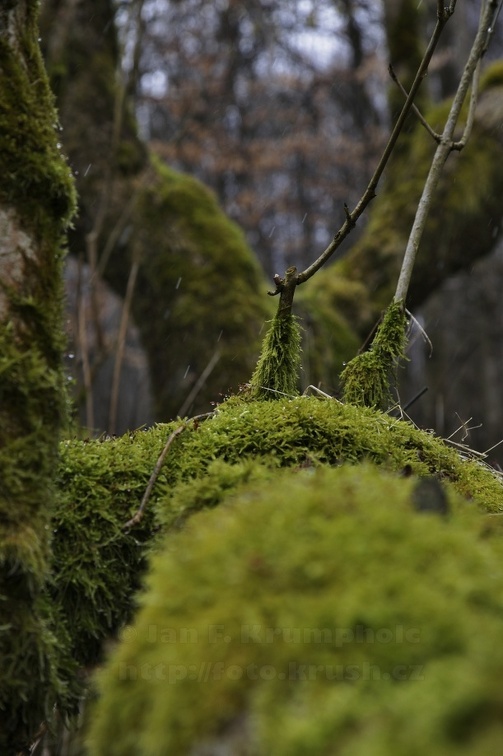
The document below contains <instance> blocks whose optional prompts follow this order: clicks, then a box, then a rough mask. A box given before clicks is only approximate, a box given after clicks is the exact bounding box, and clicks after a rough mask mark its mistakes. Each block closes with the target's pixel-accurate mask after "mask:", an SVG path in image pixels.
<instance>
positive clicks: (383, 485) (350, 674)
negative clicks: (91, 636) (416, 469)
mask: <svg viewBox="0 0 503 756" xmlns="http://www.w3.org/2000/svg"><path fill="white" fill-rule="evenodd" d="M415 485H416V483H415V480H414V478H408V479H401V478H399V477H398V476H397V475H391V474H389V473H385V472H384V471H383V470H382V469H377V468H375V467H373V466H370V465H356V466H348V465H345V466H342V467H341V468H339V469H336V470H330V471H328V470H318V471H312V470H301V471H296V472H293V471H289V472H283V473H276V474H275V475H274V476H272V477H271V479H270V480H268V481H266V482H265V483H261V484H260V485H252V486H248V487H245V488H244V489H241V490H240V492H239V493H238V494H237V495H236V496H234V497H231V499H230V500H229V499H227V504H226V505H224V506H221V507H220V508H219V509H218V510H217V511H209V512H205V513H201V514H199V515H196V516H195V517H193V518H192V519H191V521H190V524H189V525H188V526H187V528H186V530H185V532H184V533H182V534H180V535H179V536H178V537H177V538H176V539H173V538H168V540H167V542H166V543H165V545H164V549H163V550H161V551H159V553H158V554H157V555H156V556H155V557H154V559H153V562H152V569H151V573H150V576H149V578H148V581H147V590H146V592H145V594H144V595H143V597H142V599H141V609H140V612H139V614H138V616H137V619H136V621H135V623H134V624H133V625H132V626H130V627H128V628H126V629H125V631H124V635H123V639H122V642H121V644H120V645H119V647H118V649H117V650H116V651H115V652H114V653H113V654H112V657H111V659H110V661H109V662H108V665H107V667H106V668H105V670H104V672H103V674H102V675H101V676H100V689H101V694H102V698H101V699H100V702H99V707H98V708H97V709H96V711H95V712H94V716H95V718H94V725H93V727H92V730H91V737H90V743H91V746H90V753H91V754H93V756H98V755H99V754H107V755H108V754H114V753H117V754H121V756H126V755H127V754H129V753H131V754H133V753H134V754H143V755H144V756H146V755H147V754H156V756H159V755H160V754H168V753H178V754H188V753H192V754H194V753H201V754H202V753H216V752H220V750H222V749H224V750H225V749H227V751H226V752H229V753H233V754H261V755H263V754H273V753H274V754H285V755H286V754H289V755H290V754H297V753H298V754H316V756H319V754H329V753H335V752H337V753H341V754H355V753H358V754H404V755H405V754H407V755H408V754H418V755H419V754H421V756H422V755H423V754H425V753H432V754H439V756H440V754H442V756H443V754H450V753H452V754H455V753H467V754H481V753H484V752H491V747H492V748H493V749H494V748H496V750H497V748H498V744H499V745H500V744H501V742H502V741H501V738H502V736H503V732H502V728H501V717H502V713H503V698H502V696H501V687H500V686H499V685H498V679H499V677H500V676H501V671H502V668H503V655H502V654H501V653H499V651H498V648H499V646H500V643H499V639H500V636H501V632H502V629H503V568H502V557H503V542H502V541H501V539H500V538H499V537H498V538H496V537H494V538H488V537H487V532H486V530H485V523H486V520H487V515H485V516H484V515H481V514H480V513H478V512H477V511H476V510H475V509H474V508H473V506H471V505H470V504H469V503H468V502H466V501H465V500H463V499H461V498H460V497H459V496H455V495H452V494H451V496H450V507H451V514H450V516H449V517H448V518H447V519H446V518H441V517H438V516H437V515H431V514H420V513H418V512H416V511H415V510H414V508H413V506H412V498H413V488H414V486H415ZM488 748H489V751H488V750H487V749H488ZM219 749H220V750H219ZM484 749H486V750H485V751H484Z"/></svg>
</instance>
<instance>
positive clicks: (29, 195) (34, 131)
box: [0, 1, 78, 754]
mask: <svg viewBox="0 0 503 756" xmlns="http://www.w3.org/2000/svg"><path fill="white" fill-rule="evenodd" d="M4 6H5V7H2V9H1V10H0V173H1V175H2V182H1V186H0V205H1V207H2V213H3V216H4V224H5V228H3V233H4V237H5V238H4V239H3V247H4V250H5V249H8V250H9V252H10V253H12V255H13V256H14V255H17V260H16V261H15V263H14V264H13V265H12V268H13V270H14V271H15V273H14V274H13V276H12V279H13V280H12V281H10V280H9V275H10V273H11V270H7V271H5V273H6V275H5V276H3V280H2V282H1V292H0V301H1V308H0V309H1V317H0V469H1V471H2V474H1V481H0V567H1V572H2V576H1V578H0V605H1V607H2V614H1V620H0V665H1V673H0V752H1V753H2V754H14V753H18V752H20V751H21V750H22V749H24V748H25V747H26V745H27V744H28V743H29V742H30V739H31V738H32V737H33V736H34V734H35V732H36V731H37V729H38V728H39V727H40V724H41V723H42V721H43V720H44V719H46V718H47V717H48V716H49V715H50V712H51V711H52V709H53V707H54V706H55V705H60V706H61V707H62V708H63V709H65V710H69V709H71V708H72V707H73V706H74V705H75V700H76V695H77V691H76V688H78V685H75V684H74V679H75V676H74V673H75V664H74V662H73V660H72V659H70V658H69V657H68V654H67V648H66V645H65V637H66V636H65V631H64V629H62V630H61V632H59V630H58V628H57V624H56V623H54V624H53V623H52V614H51V610H50V606H49V605H48V604H47V602H46V600H45V598H44V597H43V594H42V591H43V589H44V584H45V581H46V579H47V571H48V562H49V537H50V516H51V508H52V502H53V498H54V487H53V476H54V471H55V469H56V467H57V452H58V438H59V430H60V427H61V424H62V422H63V418H64V413H65V408H66V401H65V390H64V385H63V383H64V381H63V375H62V369H61V353H62V345H63V336H62V332H61V281H62V277H61V260H62V237H63V233H64V231H65V229H66V227H67V225H68V223H69V221H70V218H71V216H72V214H73V212H74V209H75V190H74V186H73V180H72V177H71V173H70V170H69V168H68V165H67V163H66V161H65V159H64V158H63V156H62V154H61V152H60V145H59V144H58V137H57V132H56V130H57V117H56V113H55V110H54V105H53V99H52V95H51V93H50V90H49V86H48V83H47V77H46V75H45V71H44V67H43V63H42V60H41V56H40V52H39V49H38V43H37V38H38V30H37V11H38V2H33V1H30V2H26V3H23V4H14V3H10V4H4ZM6 218H7V219H8V223H5V219H6ZM9 226H10V227H9ZM3 265H4V268H5V265H6V263H5V261H4V263H3Z"/></svg>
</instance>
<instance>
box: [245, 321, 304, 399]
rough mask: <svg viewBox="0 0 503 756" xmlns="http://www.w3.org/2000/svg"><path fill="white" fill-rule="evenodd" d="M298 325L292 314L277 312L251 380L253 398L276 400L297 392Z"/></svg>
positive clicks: (298, 367) (298, 366) (298, 365)
mask: <svg viewBox="0 0 503 756" xmlns="http://www.w3.org/2000/svg"><path fill="white" fill-rule="evenodd" d="M299 370H300V328H299V324H298V321H297V318H296V317H295V316H294V315H292V314H291V313H289V314H287V315H284V314H281V313H276V315H275V316H274V318H273V320H272V321H271V325H270V328H269V330H268V331H267V333H266V335H265V338H264V343H263V345H262V352H261V354H260V357H259V361H258V363H257V367H256V368H255V371H254V373H253V375H252V378H251V381H250V389H251V396H253V398H254V399H266V400H270V399H278V398H280V397H284V396H290V397H291V396H295V395H296V394H298V380H299Z"/></svg>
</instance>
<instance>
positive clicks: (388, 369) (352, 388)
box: [341, 302, 407, 407]
mask: <svg viewBox="0 0 503 756" xmlns="http://www.w3.org/2000/svg"><path fill="white" fill-rule="evenodd" d="M406 330H407V318H406V316H405V312H404V307H403V302H393V303H392V304H391V305H390V306H389V307H388V309H387V310H386V312H385V314H384V317H383V320H382V322H381V323H380V324H379V326H378V328H377V333H376V335H375V338H374V340H373V342H372V345H371V347H370V349H369V350H368V351H367V352H363V353H362V354H359V355H357V356H356V357H354V358H353V359H352V360H351V362H350V363H349V364H348V365H346V367H345V368H344V370H343V371H342V373H341V382H342V385H343V397H344V401H346V402H350V403H351V404H357V405H360V406H364V407H383V406H385V405H387V404H388V403H389V400H390V377H391V376H392V372H393V370H396V364H397V361H398V360H399V359H400V358H401V357H403V355H404V348H405V341H406Z"/></svg>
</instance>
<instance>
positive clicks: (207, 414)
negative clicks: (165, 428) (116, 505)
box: [122, 410, 216, 530]
mask: <svg viewBox="0 0 503 756" xmlns="http://www.w3.org/2000/svg"><path fill="white" fill-rule="evenodd" d="M215 411H216V410H213V411H212V412H205V413H203V414H202V415H195V417H191V418H190V420H185V421H184V422H183V423H182V424H181V425H179V426H178V428H175V430H174V431H173V432H172V433H170V434H169V436H168V440H167V441H166V443H165V444H164V448H163V450H162V451H161V453H160V454H159V457H158V459H157V462H156V463H155V467H154V470H153V472H152V475H151V476H150V478H149V481H148V483H147V487H146V489H145V493H144V494H143V497H142V500H141V503H140V506H139V507H138V510H137V511H136V512H135V514H134V515H133V516H132V517H131V519H130V520H128V521H127V522H126V524H125V525H123V526H122V530H130V529H131V528H133V527H134V526H135V525H138V523H139V522H140V521H141V519H142V518H143V514H144V512H145V508H146V506H147V504H148V501H149V499H150V496H151V494H152V489H153V488H154V485H155V482H156V480H157V478H158V477H159V473H160V472H161V468H162V466H163V464H164V460H165V459H166V454H167V453H168V451H169V450H170V448H171V446H172V444H173V441H174V440H175V438H176V437H177V436H179V435H180V434H181V433H183V431H184V430H186V429H187V428H188V426H189V423H194V424H195V426H197V423H198V421H199V420H205V419H206V418H208V417H212V416H213V415H214V414H215Z"/></svg>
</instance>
